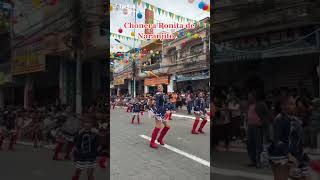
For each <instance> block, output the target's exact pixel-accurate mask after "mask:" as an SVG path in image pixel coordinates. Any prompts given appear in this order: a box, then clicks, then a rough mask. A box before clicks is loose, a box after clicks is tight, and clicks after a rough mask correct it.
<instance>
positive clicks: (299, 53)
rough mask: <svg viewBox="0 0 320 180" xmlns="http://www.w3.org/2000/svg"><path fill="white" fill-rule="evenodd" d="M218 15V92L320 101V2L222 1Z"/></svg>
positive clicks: (298, 0)
mask: <svg viewBox="0 0 320 180" xmlns="http://www.w3.org/2000/svg"><path fill="white" fill-rule="evenodd" d="M213 11H214V13H215V14H214V18H215V20H214V21H213V26H214V29H213V31H212V33H213V34H214V37H215V38H214V42H213V43H212V44H213V47H214V57H213V59H214V64H212V66H213V67H212V68H213V69H214V72H215V76H214V78H215V80H214V82H215V86H218V87H219V86H221V87H226V86H234V87H238V88H241V89H243V88H257V87H259V88H263V89H264V90H265V91H271V90H273V89H276V88H281V87H288V88H297V89H299V90H302V89H304V90H305V91H308V92H309V93H310V94H312V95H314V96H316V95H319V78H318V74H317V70H316V69H317V66H318V65H319V29H318V28H319V22H318V21H316V19H319V15H320V14H319V3H318V1H309V0H272V1H270V0H256V1H245V0H243V1H236V2H235V1H227V0H220V1H215V6H214V10H213ZM251 86H252V87H251Z"/></svg>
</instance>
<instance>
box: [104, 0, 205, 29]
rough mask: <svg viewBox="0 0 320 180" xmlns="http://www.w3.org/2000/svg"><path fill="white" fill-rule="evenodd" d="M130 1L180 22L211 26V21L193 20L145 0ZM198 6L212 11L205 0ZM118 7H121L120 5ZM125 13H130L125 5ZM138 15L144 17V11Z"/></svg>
mask: <svg viewBox="0 0 320 180" xmlns="http://www.w3.org/2000/svg"><path fill="white" fill-rule="evenodd" d="M129 1H132V2H133V3H134V4H137V5H139V6H142V7H143V9H149V10H151V11H153V12H154V13H158V14H159V15H165V16H166V17H170V18H171V19H173V20H177V21H178V22H189V23H194V24H196V25H198V26H200V25H202V26H204V27H209V26H210V24H209V23H203V22H202V23H203V24H201V22H200V21H196V20H192V19H190V18H186V17H183V16H181V15H178V14H175V13H173V12H170V11H167V10H164V9H162V8H159V7H156V6H154V5H152V4H150V3H147V2H144V1H142V0H129ZM193 2H194V1H191V0H189V3H193ZM198 7H199V8H200V9H202V10H204V11H206V12H210V4H206V3H204V2H202V1H201V2H200V3H199V5H198ZM118 8H119V7H118ZM112 10H113V6H112V4H110V11H112ZM123 13H124V14H128V9H127V7H125V8H124V9H123ZM137 17H138V18H139V19H141V18H142V13H141V12H138V14H137Z"/></svg>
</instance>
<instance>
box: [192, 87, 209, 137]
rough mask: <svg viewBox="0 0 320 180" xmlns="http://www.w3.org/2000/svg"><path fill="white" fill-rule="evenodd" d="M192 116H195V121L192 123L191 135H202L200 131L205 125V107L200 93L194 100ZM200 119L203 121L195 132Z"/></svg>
mask: <svg viewBox="0 0 320 180" xmlns="http://www.w3.org/2000/svg"><path fill="white" fill-rule="evenodd" d="M194 114H195V116H196V119H195V121H194V123H193V126H192V131H191V133H192V134H199V133H204V132H203V130H202V129H203V127H204V126H205V125H206V123H207V117H206V105H205V100H204V98H203V92H200V93H199V95H198V97H197V98H196V99H195V102H194ZM200 119H203V120H202V122H201V124H200V127H199V129H198V131H197V130H196V129H197V126H198V124H199V122H200Z"/></svg>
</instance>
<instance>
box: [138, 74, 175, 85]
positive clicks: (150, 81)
mask: <svg viewBox="0 0 320 180" xmlns="http://www.w3.org/2000/svg"><path fill="white" fill-rule="evenodd" d="M160 84H169V77H168V76H160V77H153V78H145V79H144V85H145V86H156V85H160Z"/></svg>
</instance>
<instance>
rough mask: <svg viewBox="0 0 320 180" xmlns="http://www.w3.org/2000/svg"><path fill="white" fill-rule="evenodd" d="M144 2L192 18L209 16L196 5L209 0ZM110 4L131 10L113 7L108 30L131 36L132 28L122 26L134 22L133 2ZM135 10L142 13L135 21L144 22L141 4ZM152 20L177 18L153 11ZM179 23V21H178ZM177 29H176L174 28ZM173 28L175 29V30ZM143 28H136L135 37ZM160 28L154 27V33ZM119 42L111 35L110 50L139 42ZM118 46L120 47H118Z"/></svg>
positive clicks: (126, 0) (127, 48)
mask: <svg viewBox="0 0 320 180" xmlns="http://www.w3.org/2000/svg"><path fill="white" fill-rule="evenodd" d="M142 1H144V2H146V3H150V4H151V5H153V6H155V7H159V8H161V9H164V10H166V11H169V12H172V13H175V14H177V15H180V16H182V17H186V18H189V19H192V20H197V21H199V20H201V19H204V18H206V17H209V16H210V13H209V12H206V11H203V10H201V9H200V8H199V7H198V4H199V2H201V1H203V2H205V3H207V4H210V0H194V2H193V3H189V0H142ZM110 2H111V5H112V6H113V7H114V5H115V4H117V5H120V6H121V7H122V6H123V7H124V8H125V7H128V8H132V9H133V10H132V11H130V10H129V13H128V14H127V15H125V14H124V13H123V9H118V10H117V9H116V8H115V7H114V8H113V10H112V11H111V12H110V31H111V32H112V33H116V34H120V33H119V32H118V30H119V28H121V29H122V30H123V32H122V33H121V35H123V36H128V37H132V36H131V32H133V29H126V28H124V27H123V25H124V23H129V22H131V23H134V19H135V15H134V4H133V3H132V0H111V1H110ZM137 12H141V13H142V14H143V17H142V19H138V18H137V23H144V21H145V19H144V18H145V16H144V9H143V7H142V6H138V8H137ZM154 19H155V20H154V22H155V23H159V22H162V23H173V22H177V20H172V19H171V18H170V17H166V16H165V15H159V14H158V13H154ZM180 23H181V22H180ZM176 30H178V29H176ZM176 30H175V31H176ZM143 31H144V29H136V33H135V35H136V38H137V34H138V32H143ZM160 31H163V30H160V29H155V30H154V33H158V32H160ZM164 31H166V32H172V31H173V30H172V29H164ZM120 41H121V43H122V44H120V43H118V42H117V41H115V40H114V38H112V37H111V39H110V45H111V49H110V51H111V52H118V51H123V52H125V51H128V50H129V49H130V47H133V46H134V47H136V48H138V47H139V45H140V43H137V42H135V43H134V42H133V41H132V40H123V39H120ZM120 46H121V47H122V49H120Z"/></svg>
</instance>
